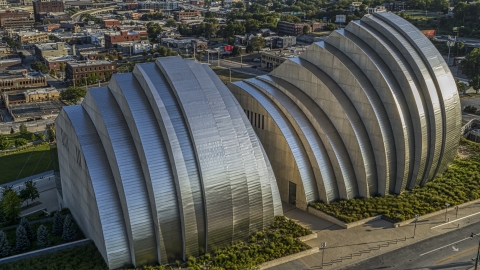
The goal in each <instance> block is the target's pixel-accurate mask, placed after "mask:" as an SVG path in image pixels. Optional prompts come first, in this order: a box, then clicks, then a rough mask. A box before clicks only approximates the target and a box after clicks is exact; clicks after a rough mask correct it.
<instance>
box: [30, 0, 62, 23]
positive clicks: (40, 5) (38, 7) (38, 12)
mask: <svg viewBox="0 0 480 270" xmlns="http://www.w3.org/2000/svg"><path fill="white" fill-rule="evenodd" d="M64 11H65V6H64V5H63V2H62V1H54V2H33V14H34V15H35V21H37V22H40V21H41V20H42V18H43V16H45V15H46V14H47V13H50V12H64Z"/></svg>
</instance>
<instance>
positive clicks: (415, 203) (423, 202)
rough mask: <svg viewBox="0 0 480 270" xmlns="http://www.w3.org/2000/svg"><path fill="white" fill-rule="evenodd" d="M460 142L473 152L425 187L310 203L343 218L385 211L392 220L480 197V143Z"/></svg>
mask: <svg viewBox="0 0 480 270" xmlns="http://www.w3.org/2000/svg"><path fill="white" fill-rule="evenodd" d="M460 144H461V145H462V146H463V147H466V148H468V150H469V151H470V152H472V153H473V155H472V156H470V157H468V158H465V159H460V158H458V157H457V158H456V159H455V160H454V162H453V163H452V164H451V165H450V166H449V168H448V169H447V170H446V171H445V172H444V173H443V174H442V175H438V176H437V177H436V178H435V179H434V180H433V181H430V182H428V183H427V184H426V185H424V186H423V187H416V188H415V189H414V190H411V191H408V190H407V191H404V192H402V193H401V194H399V195H387V196H385V197H370V198H356V199H350V200H340V201H336V202H332V203H329V204H326V203H323V202H316V203H311V204H310V206H312V207H314V208H315V209H317V210H320V211H322V212H324V213H326V214H328V215H331V216H334V217H336V218H338V219H340V220H342V221H344V222H347V223H350V222H354V221H357V220H360V219H364V218H368V217H373V216H376V215H379V214H381V215H383V216H384V217H386V218H388V219H391V220H393V221H396V222H398V221H404V220H407V219H411V218H414V216H415V214H420V215H425V214H428V213H431V212H435V211H438V210H441V209H444V208H445V204H446V203H449V204H450V206H455V205H458V204H462V203H465V202H468V201H472V200H476V199H479V198H480V144H479V143H474V142H471V141H468V140H466V139H462V140H461V141H460Z"/></svg>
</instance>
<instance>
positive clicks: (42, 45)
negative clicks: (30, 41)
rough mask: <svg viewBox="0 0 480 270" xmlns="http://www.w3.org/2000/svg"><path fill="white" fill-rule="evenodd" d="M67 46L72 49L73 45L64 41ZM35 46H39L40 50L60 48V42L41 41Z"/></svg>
mask: <svg viewBox="0 0 480 270" xmlns="http://www.w3.org/2000/svg"><path fill="white" fill-rule="evenodd" d="M59 43H63V42H59ZM63 44H64V45H63V46H65V48H66V49H71V48H72V46H70V45H68V44H67V43H63ZM35 46H37V48H38V49H40V50H42V51H43V50H58V47H57V46H58V43H39V44H35Z"/></svg>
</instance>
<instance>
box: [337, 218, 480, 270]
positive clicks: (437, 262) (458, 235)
mask: <svg viewBox="0 0 480 270" xmlns="http://www.w3.org/2000/svg"><path fill="white" fill-rule="evenodd" d="M472 232H473V233H476V234H478V233H480V224H479V223H474V224H471V225H468V226H465V227H462V228H460V229H457V230H455V231H452V232H450V233H446V234H443V235H439V236H436V237H433V238H430V239H427V240H424V241H421V242H418V243H416V244H413V245H410V246H406V247H404V248H401V249H398V250H395V251H391V252H389V253H386V254H383V255H380V256H377V257H375V258H373V259H370V260H367V261H364V262H362V263H358V264H355V265H351V266H349V267H347V268H343V269H348V270H350V269H351V270H354V269H355V270H356V269H471V268H472V267H473V265H474V258H475V256H476V254H477V249H478V244H479V242H478V241H479V239H478V238H477V237H474V238H473V239H472V238H471V237H470V235H471V233H472ZM472 259H473V260H472Z"/></svg>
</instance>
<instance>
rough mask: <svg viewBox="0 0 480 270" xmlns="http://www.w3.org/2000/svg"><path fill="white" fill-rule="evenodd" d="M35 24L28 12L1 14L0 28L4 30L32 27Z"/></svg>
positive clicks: (6, 12) (8, 11)
mask: <svg viewBox="0 0 480 270" xmlns="http://www.w3.org/2000/svg"><path fill="white" fill-rule="evenodd" d="M34 23H35V21H34V20H33V18H31V17H30V13H28V12H23V11H10V10H7V11H5V12H0V26H1V27H4V28H17V27H30V26H33V24H34Z"/></svg>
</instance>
